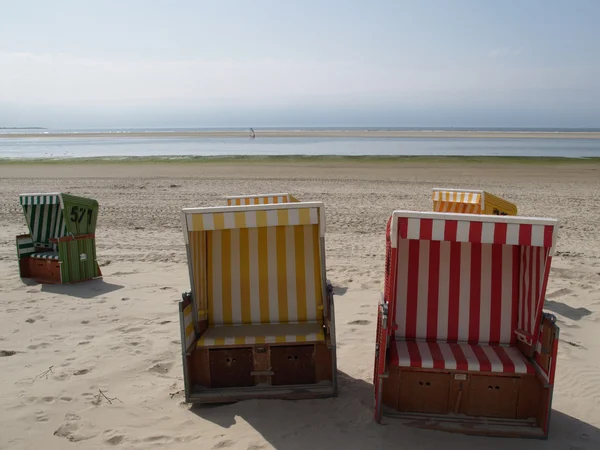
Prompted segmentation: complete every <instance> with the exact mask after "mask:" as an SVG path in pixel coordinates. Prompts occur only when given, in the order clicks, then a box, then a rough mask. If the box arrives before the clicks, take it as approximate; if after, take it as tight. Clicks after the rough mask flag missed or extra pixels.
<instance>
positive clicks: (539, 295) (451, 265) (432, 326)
mask: <svg viewBox="0 0 600 450" xmlns="http://www.w3.org/2000/svg"><path fill="white" fill-rule="evenodd" d="M556 224H557V221H556V220H553V219H535V218H523V217H515V216H479V215H465V214H444V213H415V212H406V211H396V212H394V215H393V217H392V222H391V227H390V246H391V249H390V250H391V252H390V257H391V267H392V268H394V271H392V272H390V273H389V274H387V275H386V276H387V277H388V279H386V286H387V288H386V290H387V292H386V298H387V300H388V301H389V302H390V311H391V313H392V314H391V315H392V317H393V318H394V319H395V324H396V326H397V329H396V331H395V333H394V334H395V338H396V339H403V340H404V339H406V340H424V341H428V342H433V341H441V342H464V343H469V344H479V345H483V344H485V345H497V344H503V345H511V344H514V343H515V342H516V337H517V336H518V337H519V338H520V339H521V340H523V339H525V340H526V341H527V342H528V343H529V344H534V343H535V340H536V339H537V336H534V335H535V334H536V333H533V330H535V327H536V325H537V324H539V323H540V318H541V314H542V307H543V301H544V295H545V290H546V284H547V280H548V275H549V268H550V261H551V254H552V251H553V247H554V245H555V241H556V228H557V227H556ZM392 277H393V279H392V280H391V281H390V279H389V278H392Z"/></svg>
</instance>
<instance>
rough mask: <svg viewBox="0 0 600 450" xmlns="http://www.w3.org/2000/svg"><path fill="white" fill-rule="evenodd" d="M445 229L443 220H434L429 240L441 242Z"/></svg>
mask: <svg viewBox="0 0 600 450" xmlns="http://www.w3.org/2000/svg"><path fill="white" fill-rule="evenodd" d="M445 229H446V221H445V220H434V221H433V226H432V229H431V239H432V240H433V241H443V240H444V231H445Z"/></svg>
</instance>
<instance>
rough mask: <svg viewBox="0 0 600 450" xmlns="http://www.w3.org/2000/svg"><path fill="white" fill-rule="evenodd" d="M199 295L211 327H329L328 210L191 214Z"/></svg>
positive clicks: (304, 206) (257, 208)
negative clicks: (325, 312) (322, 323)
mask: <svg viewBox="0 0 600 450" xmlns="http://www.w3.org/2000/svg"><path fill="white" fill-rule="evenodd" d="M183 226H184V234H185V240H186V244H187V247H188V261H189V266H190V278H191V279H192V291H193V294H194V295H193V297H194V301H195V302H196V305H195V307H196V311H197V314H198V319H199V320H204V319H208V325H209V326H219V325H232V324H266V323H288V322H312V321H318V320H321V317H322V309H323V299H324V298H325V266H324V264H325V263H324V248H323V236H324V232H325V216H324V205H323V203H320V202H314V203H312V202H311V203H308V202H306V203H303V202H295V203H280V204H260V205H250V206H228V207H216V208H189V209H184V210H183Z"/></svg>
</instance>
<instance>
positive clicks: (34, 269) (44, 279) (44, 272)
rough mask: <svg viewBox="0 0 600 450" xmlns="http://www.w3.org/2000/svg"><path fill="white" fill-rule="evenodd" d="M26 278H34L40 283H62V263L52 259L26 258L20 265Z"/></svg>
mask: <svg viewBox="0 0 600 450" xmlns="http://www.w3.org/2000/svg"><path fill="white" fill-rule="evenodd" d="M20 267H21V270H22V273H25V274H27V276H26V277H25V278H32V279H34V280H36V281H38V282H40V283H53V284H60V283H61V278H60V264H59V263H58V261H55V260H50V259H35V258H24V259H23V260H22V265H21V266H20Z"/></svg>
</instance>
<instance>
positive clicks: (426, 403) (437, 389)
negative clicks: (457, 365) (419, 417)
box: [398, 371, 450, 414]
mask: <svg viewBox="0 0 600 450" xmlns="http://www.w3.org/2000/svg"><path fill="white" fill-rule="evenodd" d="M449 388H450V374H449V373H432V372H417V371H415V372H413V371H401V372H400V386H399V389H400V391H399V395H398V411H407V412H423V413H440V414H444V413H446V412H448V392H449Z"/></svg>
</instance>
